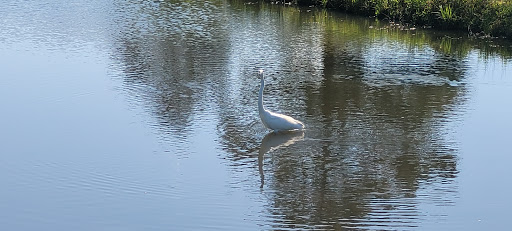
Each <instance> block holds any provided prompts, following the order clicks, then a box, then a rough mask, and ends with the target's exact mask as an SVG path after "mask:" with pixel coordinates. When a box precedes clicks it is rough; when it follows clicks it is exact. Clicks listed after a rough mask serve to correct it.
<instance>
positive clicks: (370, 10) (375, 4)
mask: <svg viewBox="0 0 512 231" xmlns="http://www.w3.org/2000/svg"><path fill="white" fill-rule="evenodd" d="M295 3H297V4H299V5H317V6H323V7H327V8H333V9H338V10H343V11H347V12H351V13H356V14H364V15H373V16H377V17H379V18H386V19H389V20H391V21H395V22H401V23H408V24H413V25H417V26H431V27H435V28H442V29H460V30H467V31H468V33H470V34H480V35H492V36H506V37H508V38H512V0H295Z"/></svg>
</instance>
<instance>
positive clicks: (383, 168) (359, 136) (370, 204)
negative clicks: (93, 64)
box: [114, 1, 465, 228]
mask: <svg viewBox="0 0 512 231" xmlns="http://www.w3.org/2000/svg"><path fill="white" fill-rule="evenodd" d="M230 2H231V1H230ZM216 4H217V5H216ZM126 5H127V6H125V5H122V6H120V7H125V8H126V9H127V10H134V11H136V12H140V13H137V14H135V13H134V15H141V18H131V19H129V20H126V21H123V22H120V25H119V28H117V29H119V30H120V31H122V32H121V33H119V34H118V35H117V36H118V37H116V38H115V40H116V41H115V42H116V43H117V45H118V49H117V50H116V51H114V54H115V56H116V57H117V58H118V60H119V61H120V63H121V64H120V66H121V68H122V71H123V72H125V73H126V78H125V79H124V81H125V85H126V86H125V87H126V89H127V90H128V91H129V93H130V94H134V95H136V96H135V97H136V99H135V100H136V101H139V102H142V103H143V105H144V106H148V105H149V106H148V109H149V110H150V111H152V112H153V113H154V114H155V115H156V117H158V118H159V122H160V123H161V124H160V126H159V128H163V129H166V131H165V132H166V134H167V133H171V132H172V133H175V132H177V133H178V136H186V135H187V131H188V130H189V129H192V128H191V127H192V126H193V125H194V123H195V122H198V121H201V120H203V119H204V118H199V117H198V115H197V114H205V115H209V116H210V117H208V118H215V119H217V120H218V124H217V130H218V131H217V132H218V136H219V139H220V140H219V142H220V145H221V146H222V147H223V148H224V150H226V152H227V154H226V156H225V158H226V159H228V160H230V163H232V164H233V166H246V165H249V164H250V165H251V166H255V165H256V163H257V162H256V159H257V158H258V160H259V163H260V166H263V165H264V166H265V176H266V177H265V184H264V186H263V190H266V191H265V192H268V194H267V195H269V206H268V209H269V213H270V214H272V215H275V217H282V219H278V218H275V223H276V224H277V223H280V224H278V225H279V226H281V227H290V228H297V227H300V226H299V225H306V226H308V225H321V224H332V223H338V222H341V223H344V225H347V226H351V225H354V226H364V225H371V224H369V222H371V219H372V217H377V218H382V219H380V220H379V219H377V222H378V223H380V224H382V223H383V224H385V223H386V222H389V224H391V225H393V222H396V221H399V220H403V221H404V222H406V223H407V222H409V223H412V224H405V225H414V219H417V218H418V216H419V215H418V211H417V210H415V208H416V206H417V205H416V204H417V202H415V201H410V200H407V199H408V198H415V197H416V196H417V193H418V190H419V188H420V186H421V185H422V184H427V183H428V184H436V186H438V187H439V188H440V189H446V188H449V187H452V186H450V183H451V180H450V179H451V178H454V177H455V176H456V174H457V169H456V165H457V161H456V156H455V153H456V147H454V146H453V144H451V143H450V142H449V141H447V140H446V137H445V136H444V134H443V129H444V126H445V125H446V123H445V121H447V120H450V116H451V115H452V114H451V113H452V112H451V110H452V109H453V108H455V107H456V106H457V105H458V104H459V103H460V102H459V101H460V100H461V99H462V98H463V94H464V87H463V86H460V87H451V86H449V84H447V83H449V82H447V80H450V81H451V80H457V81H459V80H461V79H463V77H462V76H464V72H465V68H464V65H465V64H464V61H463V56H453V55H452V54H451V53H442V51H438V50H437V48H433V47H436V46H438V45H431V44H437V43H438V42H437V41H438V40H436V38H432V37H429V36H428V34H425V33H423V32H419V31H418V32H414V33H415V34H414V35H413V32H411V31H400V30H392V29H386V30H376V29H375V30H370V29H369V26H370V25H372V26H374V27H375V28H377V27H380V26H381V25H380V24H379V23H375V25H373V24H372V23H370V22H368V21H366V20H361V19H354V18H350V17H347V16H344V18H343V20H340V18H338V17H331V16H332V15H330V13H328V12H327V11H322V12H313V13H309V12H307V10H299V9H297V8H281V7H276V6H271V7H270V8H269V9H263V8H264V7H269V5H236V4H232V5H233V8H224V5H222V3H210V2H208V1H207V2H201V1H168V2H163V3H154V2H151V3H148V2H145V3H144V4H139V3H126ZM177 7H179V9H178V8H177ZM225 11H227V12H225ZM130 20H131V21H130ZM361 38H363V39H361ZM404 47H405V48H404ZM390 53H391V54H390ZM378 55H381V56H378ZM416 67H417V68H416ZM259 68H265V71H266V73H268V75H269V76H270V77H271V78H270V79H271V80H270V83H269V85H268V87H267V90H266V94H267V93H268V96H269V97H267V98H266V103H267V105H268V106H269V108H272V109H276V110H277V111H282V112H286V113H288V114H291V115H292V116H294V117H297V118H299V119H301V120H303V121H304V122H305V123H306V125H307V129H308V130H307V136H306V137H305V138H304V141H302V142H297V143H295V144H294V145H289V146H287V147H283V148H279V149H275V150H273V154H272V157H271V158H265V159H263V158H262V156H263V155H261V153H265V152H267V151H265V150H266V149H267V148H265V147H266V146H267V144H268V143H267V141H269V140H270V141H272V140H273V139H274V141H275V140H279V139H277V138H283V136H281V137H277V138H276V137H275V136H276V135H272V134H270V135H268V136H266V137H265V138H263V142H262V144H261V146H259V141H260V140H261V139H262V137H263V134H265V130H264V128H263V127H262V126H261V125H260V124H259V118H258V116H257V108H256V105H257V104H256V98H257V97H256V96H257V89H258V86H259V85H258V80H257V79H256V70H257V69H259ZM404 73H406V74H404ZM167 129H168V130H170V131H171V132H169V131H168V130H167ZM288 138H289V137H288ZM288 138H287V137H284V138H283V139H282V141H283V142H276V143H277V145H275V146H276V147H277V146H279V144H281V143H283V144H287V141H290V140H291V141H294V138H296V137H291V138H289V139H288ZM266 143H267V144H266ZM272 146H273V145H269V147H272ZM258 149H259V150H260V153H259V154H260V155H256V154H255V153H256V151H257V150H258ZM261 170H262V169H261ZM262 179H263V178H262ZM447 190H448V189H447ZM438 193H439V194H440V195H443V194H442V191H441V192H438ZM400 212H401V213H400ZM400 214H401V215H400ZM406 217H409V219H406ZM365 219H366V220H365ZM369 220H370V221H369Z"/></svg>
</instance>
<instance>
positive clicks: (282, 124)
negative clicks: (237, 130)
mask: <svg viewBox="0 0 512 231" xmlns="http://www.w3.org/2000/svg"><path fill="white" fill-rule="evenodd" d="M258 75H259V77H260V79H261V86H260V92H259V95H258V112H259V114H260V118H261V122H263V125H265V127H267V128H269V129H271V130H274V132H278V131H289V130H297V129H304V124H303V123H302V122H300V121H298V120H296V119H294V118H292V117H290V116H287V115H283V114H279V113H275V112H271V111H269V110H266V109H265V107H263V89H264V88H265V79H264V78H263V70H260V71H259V73H258Z"/></svg>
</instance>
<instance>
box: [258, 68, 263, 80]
mask: <svg viewBox="0 0 512 231" xmlns="http://www.w3.org/2000/svg"><path fill="white" fill-rule="evenodd" d="M258 77H259V78H260V79H262V78H263V70H261V69H260V70H259V71H258Z"/></svg>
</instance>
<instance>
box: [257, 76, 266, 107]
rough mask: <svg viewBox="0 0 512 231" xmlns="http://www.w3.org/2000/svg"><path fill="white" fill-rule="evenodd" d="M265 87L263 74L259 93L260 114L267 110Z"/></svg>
mask: <svg viewBox="0 0 512 231" xmlns="http://www.w3.org/2000/svg"><path fill="white" fill-rule="evenodd" d="M263 88H265V80H264V79H263V76H261V86H260V93H259V94H258V111H259V113H260V115H261V113H262V112H264V111H265V107H263Z"/></svg>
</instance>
